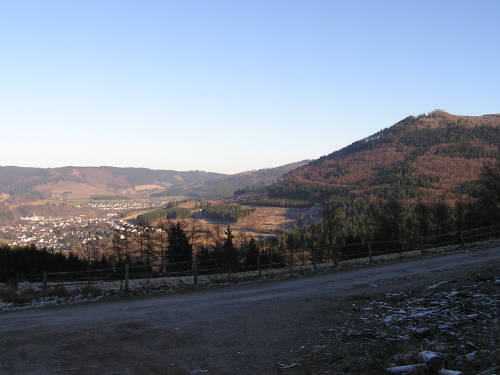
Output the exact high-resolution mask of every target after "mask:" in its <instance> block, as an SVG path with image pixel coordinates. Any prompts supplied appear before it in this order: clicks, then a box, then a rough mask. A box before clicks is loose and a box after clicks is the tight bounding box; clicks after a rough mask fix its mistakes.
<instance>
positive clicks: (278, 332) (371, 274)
mask: <svg viewBox="0 0 500 375" xmlns="http://www.w3.org/2000/svg"><path fill="white" fill-rule="evenodd" d="M492 266H493V267H495V266H496V267H498V266H500V248H493V249H487V250H477V251H470V252H462V253H457V254H452V255H446V256H439V257H428V258H420V259H417V260H415V259H413V260H409V261H408V260H407V261H403V262H401V263H392V264H385V265H376V266H371V267H365V268H357V269H352V270H344V271H338V272H332V273H328V274H321V275H317V276H309V277H301V278H296V279H291V280H286V281H269V282H260V283H255V284H245V285H234V286H230V287H223V288H217V289H211V290H204V291H199V292H198V291H193V292H189V293H185V294H179V295H168V296H162V297H149V298H136V299H128V300H121V301H118V302H105V303H98V304H88V305H77V306H74V305H73V306H62V307H56V308H47V309H40V310H30V311H21V312H12V313H3V314H0V347H1V350H0V374H9V375H14V374H36V375H41V374H173V375H175V374H193V375H194V374H283V373H287V371H288V370H287V369H283V368H280V367H283V366H280V365H279V364H278V363H281V365H286V360H287V358H288V357H289V356H288V353H289V352H290V349H291V348H293V347H297V346H298V345H300V344H301V343H302V342H305V341H306V340H307V339H308V338H310V337H313V336H314V335H317V333H318V332H319V331H321V330H324V329H328V328H331V322H329V321H328V319H326V318H324V316H325V312H326V311H327V312H331V311H334V310H335V309H336V308H338V307H339V306H341V305H345V304H347V303H350V302H349V301H352V299H353V298H355V297H356V296H360V295H362V296H363V298H365V299H366V298H371V297H375V296H379V295H381V294H383V293H388V292H395V291H398V290H405V289H414V288H419V287H423V286H425V285H430V284H432V283H436V282H439V281H444V280H453V279H456V278H461V277H466V276H470V275H471V274H474V273H477V272H479V271H481V270H483V269H485V268H487V267H490V268H491V267H492Z"/></svg>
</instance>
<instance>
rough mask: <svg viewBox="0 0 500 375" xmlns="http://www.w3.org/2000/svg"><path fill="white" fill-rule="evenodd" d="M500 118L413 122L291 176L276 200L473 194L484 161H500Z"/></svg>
mask: <svg viewBox="0 0 500 375" xmlns="http://www.w3.org/2000/svg"><path fill="white" fill-rule="evenodd" d="M499 150H500V114H491V115H483V116H458V115H453V114H449V113H447V112H444V111H441V110H436V111H433V112H431V113H428V114H424V115H420V116H417V117H415V116H409V117H407V118H405V119H403V120H402V121H400V122H398V123H396V124H395V125H393V126H391V127H389V128H386V129H383V130H381V131H379V132H377V133H375V134H373V135H371V136H369V137H367V138H364V139H362V140H359V141H357V142H354V143H352V144H351V145H349V146H347V147H345V148H343V149H341V150H338V151H335V152H332V153H331V154H328V155H325V156H323V157H321V158H319V159H317V160H315V161H312V162H311V163H309V164H307V165H304V166H302V167H299V168H298V169H296V170H294V171H291V172H290V173H289V174H288V175H287V176H286V177H285V178H284V180H283V181H281V182H279V183H277V184H275V185H273V186H272V187H270V188H269V189H268V191H267V194H268V196H269V197H270V198H280V199H282V198H289V199H306V200H311V201H315V202H321V201H325V200H328V199H331V198H335V199H337V198H342V197H345V198H360V197H362V198H369V199H398V200H408V201H411V200H434V199H436V198H444V199H458V198H467V197H470V196H474V194H475V190H476V181H477V180H478V178H479V175H480V172H481V169H482V167H483V165H484V164H485V163H486V162H489V161H493V160H495V159H496V158H497V157H498V156H499Z"/></svg>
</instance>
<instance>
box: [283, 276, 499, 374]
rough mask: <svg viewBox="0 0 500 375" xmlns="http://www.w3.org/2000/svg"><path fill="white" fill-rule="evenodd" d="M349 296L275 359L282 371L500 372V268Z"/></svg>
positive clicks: (319, 372)
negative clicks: (322, 325)
mask: <svg viewBox="0 0 500 375" xmlns="http://www.w3.org/2000/svg"><path fill="white" fill-rule="evenodd" d="M346 302H348V303H346V304H344V305H345V306H341V305H340V306H339V308H338V309H337V310H335V311H329V312H326V313H325V314H324V316H323V317H322V319H325V321H327V322H329V323H330V324H329V325H330V326H331V327H332V328H330V329H325V330H322V331H320V332H318V333H317V335H316V337H314V338H313V339H310V340H309V341H308V342H307V343H305V344H304V345H301V346H299V347H294V348H291V349H290V352H289V355H288V356H287V357H286V359H283V358H280V360H279V361H278V362H277V366H279V367H281V368H282V370H283V373H286V374H387V373H393V374H443V375H446V374H450V375H453V374H455V375H458V374H481V375H488V374H500V324H499V311H500V268H491V269H489V270H487V271H485V272H481V273H479V274H477V275H476V276H474V277H470V278H468V279H465V280H450V281H444V282H439V283H437V284H433V285H428V286H427V287H425V288H419V289H414V290H405V291H400V292H397V293H387V294H384V295H380V296H379V297H378V298H373V297H364V296H363V295H360V296H357V297H353V298H349V299H348V300H347V301H346ZM429 353H431V354H429ZM429 355H430V356H431V357H432V358H433V361H431V362H432V364H431V363H426V360H428V358H427V359H426V356H429Z"/></svg>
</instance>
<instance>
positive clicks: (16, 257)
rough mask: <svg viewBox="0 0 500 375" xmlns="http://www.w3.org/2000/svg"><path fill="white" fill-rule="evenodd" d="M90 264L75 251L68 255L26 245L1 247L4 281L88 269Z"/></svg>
mask: <svg viewBox="0 0 500 375" xmlns="http://www.w3.org/2000/svg"><path fill="white" fill-rule="evenodd" d="M88 266H89V264H88V262H87V261H86V260H83V259H79V258H78V257H77V256H76V255H74V254H73V253H69V254H68V255H67V256H65V255H63V254H62V253H59V252H53V251H50V250H47V249H45V248H44V249H37V248H36V247H35V246H34V245H32V246H26V247H14V248H11V247H9V246H2V247H0V281H1V282H4V281H7V280H11V279H13V278H15V277H16V276H17V275H29V274H38V273H41V272H43V271H48V272H71V271H81V270H86V269H87V268H88ZM95 266H100V265H97V264H96V265H95Z"/></svg>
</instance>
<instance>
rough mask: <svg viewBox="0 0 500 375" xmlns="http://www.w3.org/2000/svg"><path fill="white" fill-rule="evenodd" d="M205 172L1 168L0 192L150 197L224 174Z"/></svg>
mask: <svg viewBox="0 0 500 375" xmlns="http://www.w3.org/2000/svg"><path fill="white" fill-rule="evenodd" d="M224 176H226V175H224V174H220V173H210V172H204V171H197V170H196V171H184V172H180V171H173V170H154V169H148V168H118V167H108V166H102V167H71V166H69V167H61V168H24V167H15V166H5V167H0V193H1V194H3V195H4V196H10V198H11V199H16V197H18V199H22V200H33V199H42V198H43V199H50V198H61V197H68V198H90V197H97V198H98V197H101V196H102V197H113V196H115V197H121V196H149V193H150V192H151V191H158V190H162V189H165V188H166V187H168V186H173V185H190V184H201V183H204V182H205V181H208V180H213V179H216V178H220V177H224Z"/></svg>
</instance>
